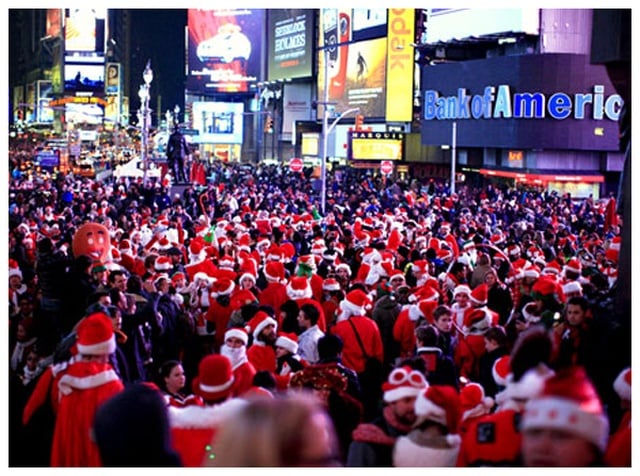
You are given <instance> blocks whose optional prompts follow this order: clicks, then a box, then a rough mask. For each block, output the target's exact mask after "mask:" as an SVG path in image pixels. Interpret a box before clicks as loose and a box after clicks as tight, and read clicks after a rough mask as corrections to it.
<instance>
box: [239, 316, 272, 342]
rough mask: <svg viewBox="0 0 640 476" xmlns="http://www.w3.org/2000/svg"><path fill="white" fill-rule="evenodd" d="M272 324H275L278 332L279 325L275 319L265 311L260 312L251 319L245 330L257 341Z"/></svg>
mask: <svg viewBox="0 0 640 476" xmlns="http://www.w3.org/2000/svg"><path fill="white" fill-rule="evenodd" d="M270 324H273V325H274V326H275V328H276V330H277V329H278V323H277V322H276V320H275V319H274V318H273V317H271V316H270V315H269V314H267V313H266V312H264V311H258V312H256V314H255V315H254V316H253V317H252V318H251V320H250V321H249V322H247V325H246V326H245V329H246V331H247V332H250V333H251V335H252V336H253V339H254V340H255V339H256V338H257V337H258V336H259V335H260V333H261V332H262V331H263V329H264V328H265V327H267V326H268V325H270Z"/></svg>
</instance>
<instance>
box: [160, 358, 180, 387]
mask: <svg viewBox="0 0 640 476" xmlns="http://www.w3.org/2000/svg"><path fill="white" fill-rule="evenodd" d="M178 365H182V362H180V361H179V360H167V361H165V362H163V363H162V365H160V367H158V379H157V382H156V383H157V384H158V387H160V388H161V389H162V390H166V389H167V385H166V384H165V382H164V379H165V378H167V377H168V376H169V375H171V371H172V370H173V369H174V368H175V367H177V366H178Z"/></svg>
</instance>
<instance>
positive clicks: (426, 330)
mask: <svg viewBox="0 0 640 476" xmlns="http://www.w3.org/2000/svg"><path fill="white" fill-rule="evenodd" d="M415 332H416V340H417V341H419V342H420V343H422V345H423V346H424V347H437V345H438V338H439V337H440V333H439V332H438V329H437V328H436V327H435V326H433V325H431V324H422V325H420V326H418V327H417V328H416V331H415Z"/></svg>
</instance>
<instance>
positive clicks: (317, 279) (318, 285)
mask: <svg viewBox="0 0 640 476" xmlns="http://www.w3.org/2000/svg"><path fill="white" fill-rule="evenodd" d="M323 284H324V279H322V276H320V275H319V274H316V273H312V274H311V278H310V279H309V285H310V286H311V291H312V293H313V299H315V300H316V301H317V302H322V297H323V296H324V289H322V285H323ZM323 331H324V329H323Z"/></svg>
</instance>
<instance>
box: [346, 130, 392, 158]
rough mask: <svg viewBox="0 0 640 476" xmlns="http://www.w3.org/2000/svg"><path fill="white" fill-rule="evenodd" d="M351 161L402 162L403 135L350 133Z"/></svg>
mask: <svg viewBox="0 0 640 476" xmlns="http://www.w3.org/2000/svg"><path fill="white" fill-rule="evenodd" d="M350 139H351V140H350V143H351V153H350V158H351V159H352V160H402V143H403V139H404V134H403V133H398V132H351V137H350Z"/></svg>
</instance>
